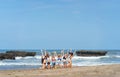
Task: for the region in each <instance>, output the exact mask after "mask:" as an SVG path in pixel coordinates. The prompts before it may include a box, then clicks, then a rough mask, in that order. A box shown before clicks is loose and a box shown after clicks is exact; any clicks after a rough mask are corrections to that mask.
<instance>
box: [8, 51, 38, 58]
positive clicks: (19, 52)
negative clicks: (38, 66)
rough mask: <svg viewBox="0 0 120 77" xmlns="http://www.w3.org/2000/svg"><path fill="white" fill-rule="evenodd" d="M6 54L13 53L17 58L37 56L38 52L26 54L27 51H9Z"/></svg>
mask: <svg viewBox="0 0 120 77" xmlns="http://www.w3.org/2000/svg"><path fill="white" fill-rule="evenodd" d="M6 53H12V54H14V55H15V56H21V57H25V56H35V55H36V52H26V51H7V52H6Z"/></svg>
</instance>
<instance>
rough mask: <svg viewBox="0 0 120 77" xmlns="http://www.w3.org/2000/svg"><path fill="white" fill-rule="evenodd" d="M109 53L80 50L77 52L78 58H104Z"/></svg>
mask: <svg viewBox="0 0 120 77" xmlns="http://www.w3.org/2000/svg"><path fill="white" fill-rule="evenodd" d="M106 54H107V51H97V50H96V51H95V50H93V51H92V50H78V51H76V55H77V56H104V55H106Z"/></svg>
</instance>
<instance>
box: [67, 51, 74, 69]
mask: <svg viewBox="0 0 120 77" xmlns="http://www.w3.org/2000/svg"><path fill="white" fill-rule="evenodd" d="M72 57H73V53H72V52H71V53H69V57H68V64H67V67H68V68H71V67H72Z"/></svg>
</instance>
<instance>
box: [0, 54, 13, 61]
mask: <svg viewBox="0 0 120 77" xmlns="http://www.w3.org/2000/svg"><path fill="white" fill-rule="evenodd" d="M3 59H13V60H14V59H15V55H14V54H12V53H0V60H3Z"/></svg>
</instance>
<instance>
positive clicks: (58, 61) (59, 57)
mask: <svg viewBox="0 0 120 77" xmlns="http://www.w3.org/2000/svg"><path fill="white" fill-rule="evenodd" d="M57 57H58V58H57V65H58V67H62V65H61V61H62V58H61V55H60V54H59V55H58V56H57Z"/></svg>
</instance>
